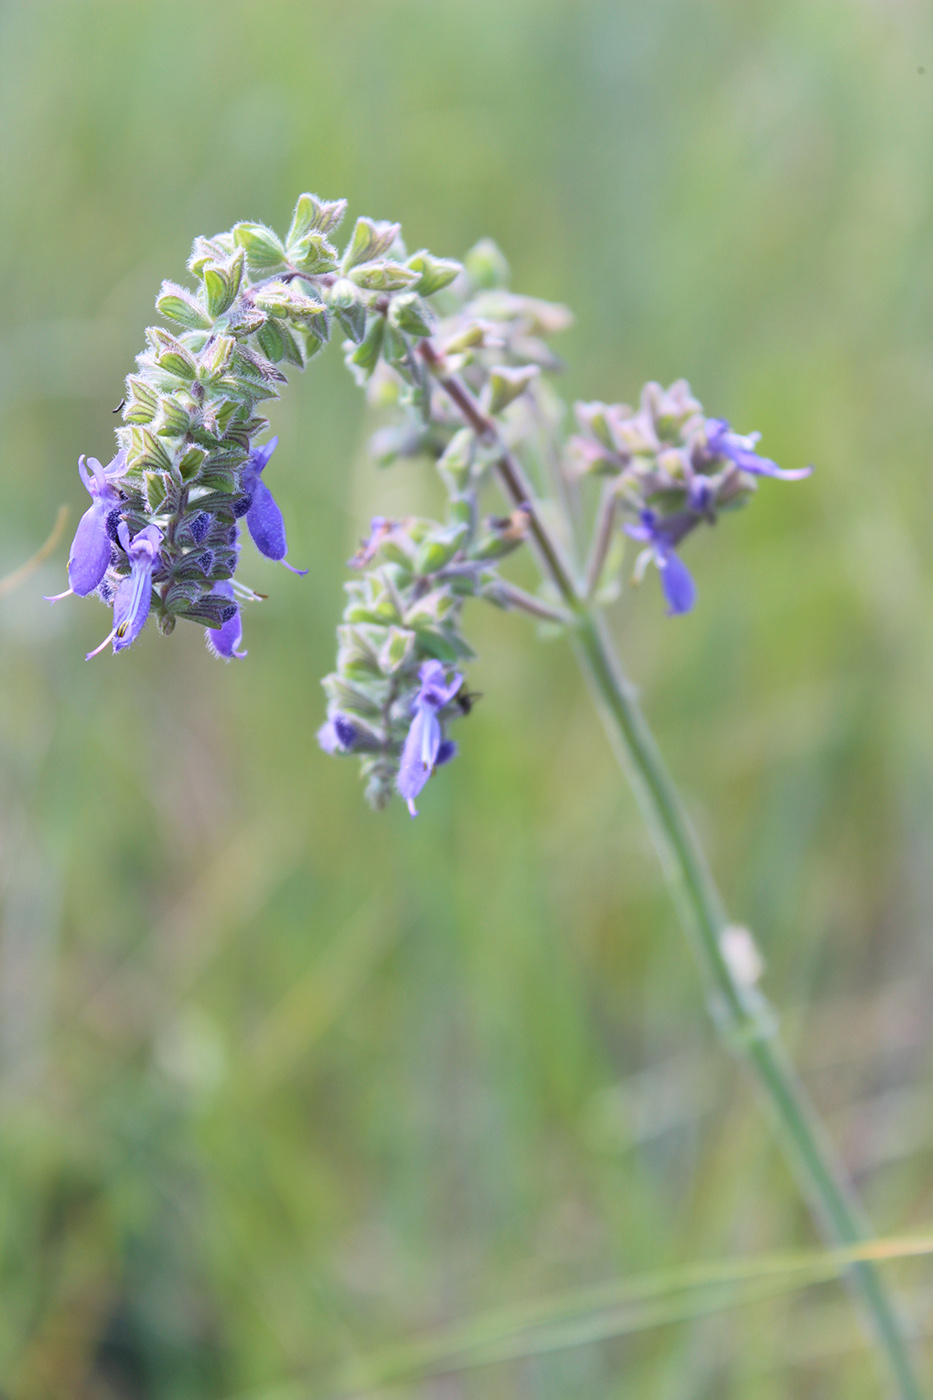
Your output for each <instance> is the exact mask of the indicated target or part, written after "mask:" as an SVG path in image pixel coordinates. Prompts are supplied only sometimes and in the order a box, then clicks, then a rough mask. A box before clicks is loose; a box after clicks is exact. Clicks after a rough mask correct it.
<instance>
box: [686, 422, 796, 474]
mask: <svg viewBox="0 0 933 1400" xmlns="http://www.w3.org/2000/svg"><path fill="white" fill-rule="evenodd" d="M760 437H761V433H748V434H747V436H745V437H742V436H740V435H739V434H738V433H734V432H732V430H731V428H730V427H729V424H728V423H727V422H726V420H725V418H707V420H706V446H707V450H708V451H709V452H710V453H711V454H712V456H714V457H728V458H729V460H730V462H734V463H735V465H736V466H737V467H738V468H739V470H740V471H743V472H751V474H752V475H753V476H775V477H777V478H778V479H779V480H781V481H802V480H803V478H804V477H806V476H809V475H810V473H811V472H812V471H813V468H812V467H797V468H795V469H794V470H793V471H784V470H782V469H781V467H779V466H778V464H777V462H772V461H771V459H770V457H760V456H759V455H758V453H757V452H756V451H755V444H756V443H757V441H758V439H759V438H760Z"/></svg>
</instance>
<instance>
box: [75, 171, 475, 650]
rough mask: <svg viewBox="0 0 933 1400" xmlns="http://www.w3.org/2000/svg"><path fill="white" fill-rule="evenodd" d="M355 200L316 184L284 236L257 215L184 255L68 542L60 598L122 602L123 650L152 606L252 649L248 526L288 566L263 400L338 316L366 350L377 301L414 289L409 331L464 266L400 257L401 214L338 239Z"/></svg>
mask: <svg viewBox="0 0 933 1400" xmlns="http://www.w3.org/2000/svg"><path fill="white" fill-rule="evenodd" d="M345 208H346V201H345V200H335V201H331V202H327V201H324V200H320V199H318V198H317V197H316V196H314V195H309V194H306V195H302V196H301V198H300V199H299V201H298V204H297V206H296V209H295V213H294V217H293V219H292V223H291V227H290V229H289V232H288V235H287V237H286V238H285V239H284V240H281V239H279V238H278V236H277V235H276V234H275V233H273V232H272V230H271V229H268V228H266V227H265V226H264V225H262V224H255V223H240V224H236V225H235V226H234V227H233V228H232V229H230V230H229V231H228V232H227V233H221V234H217V235H216V236H215V237H213V238H198V239H196V240H195V244H194V249H193V251H192V255H191V258H190V259H189V262H188V268H189V271H190V272H191V273H192V274H193V275H194V277H195V278H196V280H197V283H198V285H197V287H196V289H195V290H191V289H189V288H187V287H183V286H179V285H177V284H176V283H173V282H164V283H163V284H162V288H161V291H160V293H159V295H158V297H157V299H156V310H157V311H158V312H159V313H160V314H161V316H162V317H163V318H164V319H165V320H166V321H167V322H169V323H171V326H172V329H171V330H168V329H164V328H162V327H158V326H156V327H150V328H149V329H148V330H147V331H146V341H147V345H146V349H145V350H144V351H143V353H142V354H141V355H139V356H138V357H137V369H136V371H135V373H133V374H130V375H129V376H128V377H127V380H126V395H125V398H124V400H123V404H122V406H121V407H122V413H123V423H124V426H123V427H121V428H118V429H117V433H116V437H117V449H118V450H117V453H116V455H115V456H114V458H113V460H112V461H111V462H110V463H109V464H108V465H107V466H106V467H105V466H102V465H101V464H100V463H99V462H97V461H96V460H94V459H91V462H90V467H91V473H90V474H89V473H88V470H87V468H86V466H85V462H84V458H82V459H81V462H80V464H79V470H80V471H81V474H82V480H83V481H84V484H85V486H86V487H87V489H88V491H89V493H90V495H91V498H92V504H91V506H90V508H89V510H88V511H87V512H86V513H85V515H84V517H83V518H82V520H81V523H80V525H79V528H78V531H77V533H76V535H75V539H74V542H73V544H72V548H71V554H70V557H69V563H68V575H69V584H70V587H69V589H68V590H67V592H66V593H65V594H59V595H57V598H56V599H53V600H52V601H58V598H61V597H65V596H67V594H68V593H75V594H79V595H82V596H86V595H87V594H90V593H95V592H96V593H97V595H98V596H99V597H100V598H101V599H102V600H103V601H104V602H105V603H107V604H108V605H109V606H111V607H113V608H114V623H113V627H112V630H111V633H110V636H109V637H108V639H107V640H108V641H112V643H113V649H114V651H120V650H123V649H124V648H125V647H127V646H129V645H130V644H131V643H132V642H133V641H134V640H135V638H136V637H137V636H138V635H139V632H140V631H141V630H142V627H143V625H144V624H145V622H146V619H147V617H148V615H149V614H150V612H151V613H153V614H154V616H155V619H156V622H157V624H158V627H159V629H160V631H162V632H165V633H167V632H171V631H172V629H173V628H174V626H175V623H176V621H177V620H178V619H179V618H182V619H186V620H188V621H192V622H197V623H200V624H201V625H202V626H204V627H206V628H207V629H208V642H209V645H210V648H211V650H212V651H213V652H214V653H215V654H216V655H218V656H221V657H224V658H225V659H228V660H229V659H230V658H231V657H232V656H235V655H242V654H243V653H241V652H239V651H238V650H237V648H238V646H239V640H240V634H241V623H240V617H239V610H240V603H241V602H242V601H244V600H245V599H248V598H253V597H255V596H256V595H254V594H253V593H252V591H251V590H250V589H248V588H244V587H242V586H241V585H240V584H239V583H238V582H237V581H236V580H235V573H236V568H237V563H238V559H239V544H240V529H241V526H242V525H243V524H245V526H246V529H247V530H248V532H249V534H250V535H251V537H252V539H253V542H254V543H255V545H256V547H257V548H258V549H259V550H260V552H261V553H263V554H265V555H266V556H267V557H268V558H270V559H275V560H281V561H282V562H283V563H285V564H286V567H289V568H291V567H292V565H290V564H288V562H287V560H286V557H285V556H286V552H287V550H286V539H285V527H284V524H283V521H282V515H281V512H280V511H279V508H278V506H277V505H276V502H275V499H274V497H273V494H272V492H271V490H270V488H269V485H268V483H267V482H266V480H265V478H264V476H263V475H262V474H263V471H264V469H265V468H266V466H267V463H268V461H269V458H270V456H271V453H272V450H273V448H274V447H275V443H276V439H275V438H273V439H272V440H271V441H269V442H266V443H265V444H264V445H262V446H258V445H257V442H258V440H259V439H260V438H261V437H262V436H263V435H264V434H265V433H266V432H267V430H268V427H269V424H268V420H267V419H266V418H265V417H264V416H263V413H262V405H263V404H264V402H265V401H267V400H269V399H273V398H275V397H277V396H278V394H279V391H280V388H281V385H282V384H283V383H284V382H285V379H286V375H285V372H284V367H285V366H291V367H293V368H296V369H302V368H303V367H304V366H305V364H306V363H307V362H308V360H309V359H311V358H312V357H313V356H314V355H315V354H317V352H318V351H319V350H320V348H321V346H322V345H324V344H325V343H326V342H327V340H328V339H329V337H330V334H331V330H332V327H333V324H334V322H335V320H336V321H337V322H338V323H339V324H340V325H341V326H342V327H343V329H344V331H345V332H346V334H347V335H349V336H350V337H351V340H352V341H354V342H363V344H361V345H360V352H361V357H362V359H363V360H364V361H365V359H366V357H367V356H369V355H370V354H371V352H372V346H371V343H370V344H366V334H367V326H368V321H369V311H370V308H371V306H372V304H373V303H374V302H375V301H377V300H379V299H380V298H384V297H385V296H386V294H387V293H389V292H391V291H394V290H404V291H405V292H406V293H407V297H406V299H405V304H404V307H403V308H402V310H401V311H400V312H399V323H400V324H399V327H398V328H397V329H396V331H395V334H396V336H397V337H398V336H401V335H403V334H404V330H403V323H404V324H405V325H407V324H409V323H414V322H417V327H418V328H420V327H422V326H423V325H426V322H425V320H424V313H421V312H419V307H420V306H421V304H422V303H421V297H422V296H424V295H429V294H430V292H431V291H433V290H434V289H435V288H436V287H437V286H439V285H442V284H443V282H444V279H445V277H448V276H449V277H452V276H454V275H455V273H456V271H457V268H456V265H454V266H453V268H452V270H450V271H449V272H448V271H447V270H446V269H445V266H444V265H443V264H440V263H437V262H435V261H434V260H431V259H430V258H428V256H427V255H426V254H415V256H414V257H413V258H407V259H404V260H403V261H399V260H398V259H397V257H396V256H395V254H396V253H397V252H398V247H397V244H398V225H397V224H387V223H374V222H373V221H372V220H369V219H359V220H357V223H356V225H355V227H354V229H353V233H352V235H351V238H350V242H349V244H348V246H347V248H346V249H345V250H344V252H343V253H342V254H340V253H338V251H337V249H336V248H335V247H334V245H333V244H332V243H331V241H330V238H329V235H330V234H332V233H333V232H334V230H335V229H336V228H337V226H338V225H339V224H340V222H341V220H342V218H343V215H344V211H345ZM376 320H377V322H378V323H379V324H380V325H381V324H382V318H381V317H377V318H376ZM143 532H148V533H146V534H145V536H143ZM143 538H144V539H145V541H146V542H147V543H146V548H147V549H148V550H149V553H148V554H147V556H146V571H145V577H144V573H143V570H142V564H141V562H140V560H141V558H142V555H141V550H142V549H143V544H142V543H140V545H139V546H137V545H136V540H137V539H140V540H142V539H143ZM296 572H298V571H297V570H296ZM130 579H132V584H130V585H129V587H130V588H131V589H132V593H133V606H132V609H131V611H129V612H128V611H126V607H127V602H125V601H124V600H128V598H129V590H128V586H127V581H128V580H130ZM146 583H148V584H149V587H148V589H147V588H146V587H145V584H146ZM96 650H98V651H99V650H102V648H97V649H96ZM94 654H96V652H95V653H91V655H94Z"/></svg>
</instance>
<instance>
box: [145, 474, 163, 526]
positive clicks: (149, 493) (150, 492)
mask: <svg viewBox="0 0 933 1400" xmlns="http://www.w3.org/2000/svg"><path fill="white" fill-rule="evenodd" d="M143 484H144V489H145V492H146V503H147V504H148V506H149V509H150V511H151V512H152V514H153V515H156V514H157V513H158V510H159V506H160V505H161V504H162V502H163V501H164V500H165V498H166V496H167V495H168V485H167V483H166V480H165V477H164V476H163V475H162V473H161V472H152V471H149V472H143Z"/></svg>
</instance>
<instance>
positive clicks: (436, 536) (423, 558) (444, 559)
mask: <svg viewBox="0 0 933 1400" xmlns="http://www.w3.org/2000/svg"><path fill="white" fill-rule="evenodd" d="M468 533H469V527H468V526H467V525H465V524H460V525H451V526H449V527H448V528H447V529H445V530H434V531H432V533H431V534H430V535H429V536H428V538H427V539H426V540H422V542H421V544H420V545H419V546H418V553H417V554H416V555H415V573H416V574H421V575H425V574H435V573H437V572H438V570H439V569H443V568H444V567H445V566H446V565H447V564H449V563H450V561H451V559H453V557H454V555H455V554H456V553H457V551H458V550H459V549H460V548H461V546H462V545H463V544H464V542H465V540H466V537H467V535H468Z"/></svg>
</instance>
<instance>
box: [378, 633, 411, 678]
mask: <svg viewBox="0 0 933 1400" xmlns="http://www.w3.org/2000/svg"><path fill="white" fill-rule="evenodd" d="M414 649H415V634H414V632H411V631H409V630H408V629H407V628H404V627H390V628H389V634H388V636H387V638H386V640H385V642H384V643H383V645H382V647H381V648H380V650H379V667H380V670H381V671H382V673H383V674H384V675H387V676H391V675H394V673H395V672H396V671H399V670H401V669H402V668H403V667H405V666H407V665H408V664H409V662H410V661H411V659H412V655H413V653H414Z"/></svg>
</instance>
